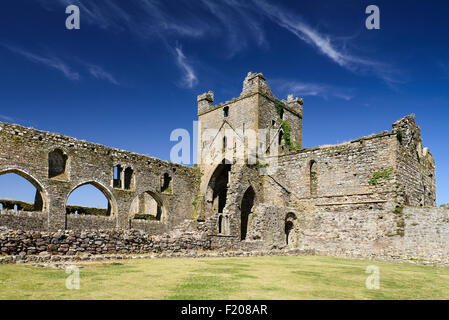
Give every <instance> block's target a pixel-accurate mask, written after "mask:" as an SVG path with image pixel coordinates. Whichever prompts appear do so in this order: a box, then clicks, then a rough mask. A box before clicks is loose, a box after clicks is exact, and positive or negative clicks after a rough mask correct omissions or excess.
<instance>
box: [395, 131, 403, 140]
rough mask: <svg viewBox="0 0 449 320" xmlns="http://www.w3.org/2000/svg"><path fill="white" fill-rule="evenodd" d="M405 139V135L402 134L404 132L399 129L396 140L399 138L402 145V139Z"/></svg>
mask: <svg viewBox="0 0 449 320" xmlns="http://www.w3.org/2000/svg"><path fill="white" fill-rule="evenodd" d="M403 137H404V134H403V133H402V130H400V129H398V130H397V131H396V138H398V141H399V142H400V143H402V138H403Z"/></svg>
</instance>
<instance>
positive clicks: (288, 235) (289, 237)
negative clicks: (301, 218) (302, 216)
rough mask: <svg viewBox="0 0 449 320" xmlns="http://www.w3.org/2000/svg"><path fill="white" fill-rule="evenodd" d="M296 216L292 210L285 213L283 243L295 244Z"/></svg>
mask: <svg viewBox="0 0 449 320" xmlns="http://www.w3.org/2000/svg"><path fill="white" fill-rule="evenodd" d="M296 227H297V218H296V215H295V214H294V213H293V212H289V213H287V215H286V216H285V223H284V235H285V245H287V246H290V247H291V246H294V245H295V244H296V241H297V239H296Z"/></svg>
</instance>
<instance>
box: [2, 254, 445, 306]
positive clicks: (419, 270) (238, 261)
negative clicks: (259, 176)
mask: <svg viewBox="0 0 449 320" xmlns="http://www.w3.org/2000/svg"><path fill="white" fill-rule="evenodd" d="M82 265H83V266H84V268H81V269H80V289H79V290H68V289H67V288H66V286H65V283H66V278H67V277H68V274H66V273H65V270H57V269H49V268H45V269H44V268H38V267H33V266H31V265H0V299H220V300H221V299H448V298H449V268H448V267H431V266H418V265H412V264H399V263H386V262H373V261H363V260H352V259H339V258H332V257H316V256H307V257H251V258H210V259H151V260H150V259H148V260H147V259H144V260H127V261H120V262H115V263H111V262H107V263H106V262H104V263H99V262H97V263H85V264H82ZM369 265H375V266H377V267H379V269H380V289H379V290H368V289H366V286H365V281H366V278H367V277H368V276H369V274H366V273H365V270H366V267H367V266H369Z"/></svg>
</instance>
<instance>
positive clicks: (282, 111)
mask: <svg viewBox="0 0 449 320" xmlns="http://www.w3.org/2000/svg"><path fill="white" fill-rule="evenodd" d="M279 117H280V118H281V120H282V119H284V109H282V110H281V112H279Z"/></svg>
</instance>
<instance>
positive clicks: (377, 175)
mask: <svg viewBox="0 0 449 320" xmlns="http://www.w3.org/2000/svg"><path fill="white" fill-rule="evenodd" d="M392 173H393V168H392V167H388V168H385V169H382V170H379V171H376V172H374V173H373V175H372V176H371V179H370V180H369V184H371V185H378V184H379V179H385V180H390V179H391V174H392Z"/></svg>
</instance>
